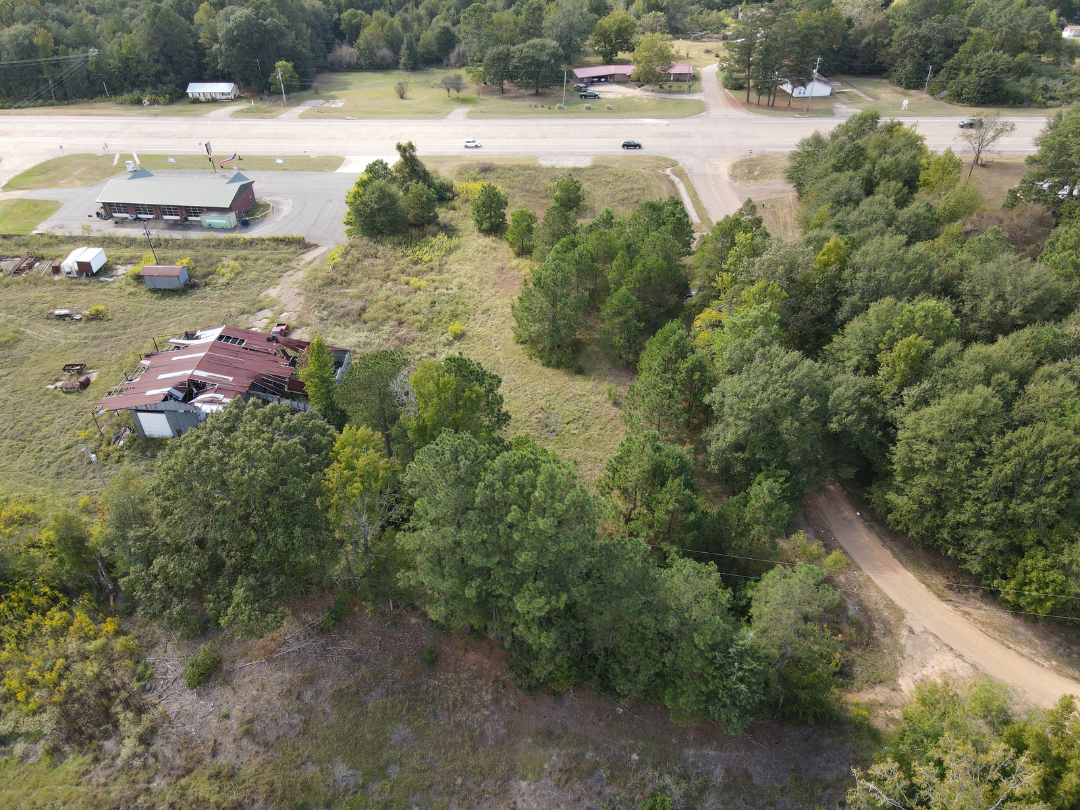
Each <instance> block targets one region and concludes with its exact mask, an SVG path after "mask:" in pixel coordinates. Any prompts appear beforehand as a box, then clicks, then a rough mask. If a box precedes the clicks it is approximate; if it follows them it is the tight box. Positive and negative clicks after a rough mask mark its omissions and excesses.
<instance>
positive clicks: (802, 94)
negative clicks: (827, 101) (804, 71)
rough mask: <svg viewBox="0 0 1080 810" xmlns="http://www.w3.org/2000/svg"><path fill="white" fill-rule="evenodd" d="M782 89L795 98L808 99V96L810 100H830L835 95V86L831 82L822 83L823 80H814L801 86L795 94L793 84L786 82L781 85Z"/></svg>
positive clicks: (796, 89)
mask: <svg viewBox="0 0 1080 810" xmlns="http://www.w3.org/2000/svg"><path fill="white" fill-rule="evenodd" d="M780 89H781V90H783V91H784V92H785V93H787V94H788V95H789V96H792V97H793V98H806V97H807V95H809V96H810V98H828V97H829V96H831V95H832V94H833V86H832V85H831V84H830V83H829V82H823V81H821V79H814V80H813V81H812V82H810V83H809V84H802V85H799V86H798V87H796V88H795V90H794V92H793V91H792V89H791V82H788V81H785V82H784V83H783V84H782V85H780Z"/></svg>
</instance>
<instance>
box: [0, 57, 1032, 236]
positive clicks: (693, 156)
mask: <svg viewBox="0 0 1080 810" xmlns="http://www.w3.org/2000/svg"><path fill="white" fill-rule="evenodd" d="M703 84H704V96H705V102H706V105H707V109H706V111H705V112H703V113H701V114H699V115H695V116H691V117H688V118H673V119H596V120H587V121H583V120H580V119H536V118H514V119H496V120H482V121H477V120H473V119H469V118H462V117H460V116H454V115H453V114H451V116H449V117H447V118H444V119H438V120H420V121H416V120H398V119H391V120H388V119H369V120H356V121H352V120H348V119H329V120H327V119H320V120H311V119H307V118H289V119H281V118H274V119H242V118H235V117H219V116H213V115H211V116H202V117H193V118H189V117H144V116H130V117H117V116H111V117H106V116H69V115H62V116H61V115H41V116H28V115H19V116H5V115H0V155H2V156H3V160H2V162H0V182H6V180H8V179H10V178H11V177H13V176H14V175H15V174H18V173H19V172H21V171H24V170H26V169H28V168H30V167H31V166H34V165H36V164H37V163H40V162H41V161H43V160H48V159H50V158H54V157H57V156H58V155H59V154H60V147H63V151H64V154H73V153H101V152H103V151H104V144H106V143H107V144H108V145H109V151H110V152H114V151H119V152H122V153H130V152H142V153H144V154H198V153H200V151H201V150H202V149H203V146H202V144H203V143H205V142H206V141H210V142H211V144H212V145H213V146H214V148H215V150H216V151H218V152H222V153H227V154H231V153H232V152H234V151H239V152H240V153H241V154H248V155H280V156H287V155H305V154H306V155H341V156H344V157H345V158H346V163H345V165H344V166H343V167H342V168H343V170H345V171H346V172H359V171H360V170H362V168H363V166H364V164H365V163H366V162H367V160H368V159H371V158H375V157H389V156H392V155H393V154H394V144H396V143H398V142H399V141H408V140H411V141H413V142H414V143H415V144H416V146H417V150H418V152H419V154H420V155H459V154H462V153H463V152H464V148H463V146H462V144H463V142H464V140H465V139H466V138H476V139H478V140H480V141H481V143H483V149H482V150H478V151H477V152H475V153H473V154H476V155H477V157H478V159H481V158H482V157H483V156H486V155H490V156H497V155H531V156H536V157H538V158H540V159H541V161H543V162H545V163H555V164H556V165H558V164H559V163H565V164H566V165H573V164H575V163H578V164H581V163H586V162H587V161H588V159H590V158H593V157H597V156H601V155H618V154H625V153H624V152H623V150H622V149H621V148H620V147H621V144H622V141H623V140H625V139H627V138H633V139H635V140H638V141H641V142H642V143H643V144H644V147H645V148H644V150H642V151H643V152H644V153H645V154H647V155H659V156H663V157H669V158H673V159H675V160H677V161H679V163H680V164H682V165H683V166H684V167H685V168H686V171H687V172H688V174H689V176H690V179H691V180H692V181H693V183H694V186H695V187H696V189H697V192H698V195H699V196H700V198H701V200H702V203H703V204H704V206H705V208H706V209H707V210H706V211H705V213H707V214H708V215H709V216H710V217H711V218H712V219H714V220H715V219H720V218H722V217H723V216H724V215H725V214H729V213H732V212H733V211H734V210H735V209H736V208H738V206H739V205H740V204H741V202H742V199H741V197H740V195H739V191H738V189H737V188H736V187H735V186H734V185H733V184H732V183H731V182H730V180H729V179H728V176H727V167H728V165H730V164H731V163H732V162H734V161H735V160H738V159H739V158H742V157H746V156H747V155H749V154H750V150H753V152H754V154H759V155H761V154H782V153H786V152H790V151H791V150H792V149H794V148H795V145H796V144H797V143H798V142H799V140H800V139H802V138H804V137H806V136H807V135H809V134H811V133H812V132H814V131H815V130H822V131H828V130H830V129H832V128H833V127H834V126H836V125H837V124H839V123H841V121H842V120H843V119H842V118H784V117H770V116H763V115H753V114H751V113H747V112H745V111H744V110H742V109H741V108H740V107H738V106H737V105H736V104H734V103H733V102H732V101H731V100H730V98H727V97H726V95H725V93H724V91H723V90H722V89H721V88H720V86H719V84H718V83H717V81H716V74H715V70H706V71H704V72H703ZM903 120H905V121H908V122H910V124H911V125H913V126H915V127H916V129H917V131H918V132H919V133H921V134H922V135H924V136H925V137H926V141H927V145H928V146H929V147H930V148H931V149H935V150H942V149H945V148H947V147H950V146H952V147H954V148H958V147H959V145H960V144H959V142H958V141H957V140H956V135H957V133H958V132H959V129H958V123H959V120H960V117H959V116H958V117H955V118H953V117H936V118H923V119H919V120H916V119H903ZM1015 123H1016V131H1015V132H1014V133H1013V134H1012V135H1009V136H1008V137H1006V138H1005V139H1003V140H1002V142H1001V143H1000V145H999V146H1000V151H1002V152H1006V153H1014V154H1016V153H1019V154H1024V153H1029V152H1032V151H1034V143H1033V141H1034V138H1035V136H1036V135H1038V133H1039V131H1040V130H1041V129H1042V127H1043V126H1044V124H1045V119H1044V118H1042V117H1033V116H1029V117H1017V118H1016V119H1015ZM957 151H959V149H957ZM335 191H336V185H335Z"/></svg>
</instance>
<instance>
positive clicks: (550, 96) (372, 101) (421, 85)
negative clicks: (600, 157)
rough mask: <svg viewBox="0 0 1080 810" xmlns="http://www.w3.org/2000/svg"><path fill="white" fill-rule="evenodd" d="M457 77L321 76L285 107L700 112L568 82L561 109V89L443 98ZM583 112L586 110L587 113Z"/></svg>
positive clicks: (508, 113) (278, 110) (444, 71)
mask: <svg viewBox="0 0 1080 810" xmlns="http://www.w3.org/2000/svg"><path fill="white" fill-rule="evenodd" d="M453 73H461V74H462V76H464V74H463V73H462V72H461V71H460V70H450V69H448V68H424V69H422V70H414V71H408V72H406V71H400V70H391V71H357V72H348V73H320V74H319V75H318V76H317V77H316V80H315V83H314V85H313V87H312V90H311V91H306V92H304V93H297V94H295V95H294V96H293V97H292V98H290V99H289V107H295V106H298V105H299V104H301V103H302V102H304V101H306V100H310V99H324V100H326V101H330V102H337V101H340V102H342V103H341V106H329V105H321V106H317V107H311V108H310V109H306V110H304V111H303V112H301V113H300V117H301V118H305V119H307V118H311V119H319V118H444V117H446V116H447V115H449V114H450V113H451V112H452V111H453V110H454V109H456V108H458V107H466V108H468V111H469V112H468V115H469V117H470V118H536V117H582V118H584V117H589V116H593V117H596V118H643V117H646V118H649V117H651V118H679V117H683V116H687V115H696V114H697V113H700V112H702V111H703V110H704V109H705V106H704V104H703V103H702V102H701V101H699V100H697V99H679V98H671V99H667V98H649V97H629V96H611V97H608V98H605V97H603V96H604V93H603V88H600V89H601V99H600V100H599V101H597V100H592V101H583V100H582V99H580V98H578V95H577V93H575V92H574V91H573V87H572V86H570V82H571V81H572V78H571V79H568V86H567V93H566V109H565V110H557V109H555V107H556V106H557V105H559V104H561V103H562V99H563V91H562V88H561V87H558V88H547V89H543V90H541V92H540V95H534V94H533V91H532V90H531V89H530V88H524V89H522V88H517V87H514V86H513V85H510V84H508V85H506V87H505V92H502V93H500V92H499V90H498V88H495V87H481V88H480V90H479V93H477V87H476V85H475V84H471V83H470V84H467V86H466V88H465V89H464V90H462V91H461V93H460V94H455V93H454V92H453V91H451V92H450V94H449V96H447V93H446V89H445V88H444V87H443V86H442V84H441V80H442V77H443V76H445V75H448V74H453ZM399 81H402V82H405V83H406V84H408V85H409V89H408V91H407V92H406V94H405V98H403V99H402V98H398V95H397V93H396V92H395V91H394V85H395V84H397V83H398V82H399ZM586 107H588V108H590V109H586ZM284 111H285V108H283V107H280V106H270V107H265V106H259V105H256V106H255V107H253V108H244V109H241V110H238V111H237V112H235V113H233V117H234V118H235V117H241V116H255V117H276V116H278V115H281V114H282V113H283V112H284Z"/></svg>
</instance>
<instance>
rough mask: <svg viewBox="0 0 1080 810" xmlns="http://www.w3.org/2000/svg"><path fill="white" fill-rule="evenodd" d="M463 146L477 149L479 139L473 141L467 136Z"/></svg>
mask: <svg viewBox="0 0 1080 810" xmlns="http://www.w3.org/2000/svg"><path fill="white" fill-rule="evenodd" d="M465 148H466V149H479V148H480V141H475V140H473V139H472V138H469V139H468V140H467V141H465Z"/></svg>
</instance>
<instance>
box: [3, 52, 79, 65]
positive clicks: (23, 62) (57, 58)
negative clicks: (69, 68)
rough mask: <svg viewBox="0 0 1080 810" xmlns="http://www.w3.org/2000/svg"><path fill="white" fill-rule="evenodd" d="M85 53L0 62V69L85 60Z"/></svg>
mask: <svg viewBox="0 0 1080 810" xmlns="http://www.w3.org/2000/svg"><path fill="white" fill-rule="evenodd" d="M86 56H87V55H86V54H85V53H76V54H72V55H71V56H43V57H41V58H39V59H17V60H15V61H14V62H0V68H6V67H14V66H15V65H35V64H43V63H45V62H68V61H71V60H72V59H85V58H86Z"/></svg>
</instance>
